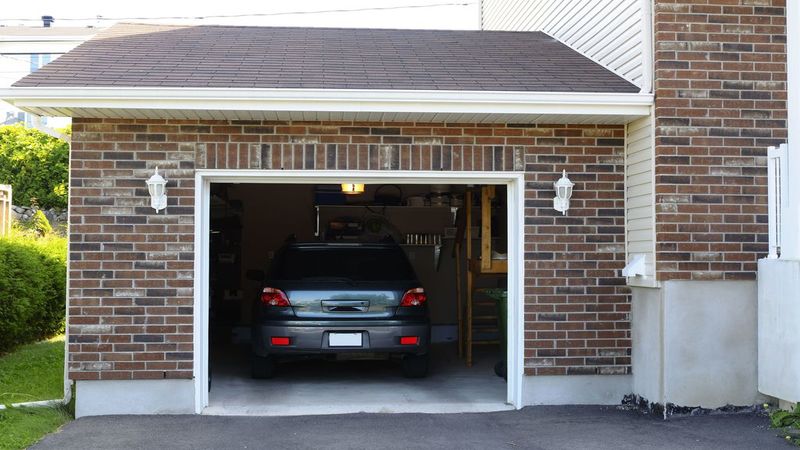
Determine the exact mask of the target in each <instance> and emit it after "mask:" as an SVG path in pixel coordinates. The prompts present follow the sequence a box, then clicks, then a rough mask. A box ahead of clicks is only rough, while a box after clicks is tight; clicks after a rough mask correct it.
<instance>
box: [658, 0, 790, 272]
mask: <svg viewBox="0 0 800 450" xmlns="http://www.w3.org/2000/svg"><path fill="white" fill-rule="evenodd" d="M784 7H785V0H704V1H666V0H656V2H655V30H656V32H655V94H656V99H655V114H656V130H655V133H656V136H655V138H656V150H655V155H656V161H655V170H656V243H657V248H656V261H657V272H658V278H659V279H660V280H670V279H692V280H741V279H747V280H751V279H755V276H756V270H757V260H758V259H759V258H761V257H764V256H765V255H766V253H767V215H766V214H767V190H766V183H767V171H766V152H767V147H769V146H771V145H777V144H779V143H782V142H784V141H785V140H786V103H785V100H786V83H785V81H786V66H785V61H786V48H785V42H786V36H785V11H784Z"/></svg>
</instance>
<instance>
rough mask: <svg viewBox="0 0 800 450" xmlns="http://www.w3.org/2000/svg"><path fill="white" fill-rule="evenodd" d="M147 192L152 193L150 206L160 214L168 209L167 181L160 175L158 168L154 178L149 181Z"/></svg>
mask: <svg viewBox="0 0 800 450" xmlns="http://www.w3.org/2000/svg"><path fill="white" fill-rule="evenodd" d="M147 190H148V191H149V192H150V206H151V207H152V208H153V209H155V210H156V214H158V212H159V211H161V210H162V209H164V208H166V207H167V180H165V179H164V177H162V176H161V175H159V174H158V167H156V171H155V173H153V176H151V177H150V178H149V179H148V180H147Z"/></svg>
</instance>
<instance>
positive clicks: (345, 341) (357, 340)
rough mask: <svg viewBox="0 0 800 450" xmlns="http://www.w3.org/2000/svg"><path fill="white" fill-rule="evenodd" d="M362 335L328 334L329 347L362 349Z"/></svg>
mask: <svg viewBox="0 0 800 450" xmlns="http://www.w3.org/2000/svg"><path fill="white" fill-rule="evenodd" d="M361 339H362V338H361V333H328V346H329V347H361V346H362V345H363V344H362V341H361Z"/></svg>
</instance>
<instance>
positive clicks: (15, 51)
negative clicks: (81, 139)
mask: <svg viewBox="0 0 800 450" xmlns="http://www.w3.org/2000/svg"><path fill="white" fill-rule="evenodd" d="M95 33H97V29H96V28H89V27H50V26H42V27H25V26H0V88H6V87H8V86H11V84H12V83H14V82H15V81H17V80H19V79H20V78H22V77H24V76H25V75H27V74H29V73H32V72H35V71H37V70H39V68H41V67H42V66H44V65H45V64H47V63H49V62H50V61H52V60H54V59H56V58H58V57H59V56H61V55H62V54H64V53H66V52H68V51H70V50H72V49H73V48H75V47H76V46H77V45H78V44H80V43H81V42H83V41H85V40H86V39H89V38H90V37H92V36H93V35H94V34H95ZM19 122H21V123H24V124H25V125H26V126H28V127H34V126H35V125H37V123H38V124H39V125H41V126H48V127H51V128H60V127H63V126H65V125H67V124H68V123H69V118H46V117H42V118H41V119H40V120H39V119H38V118H36V117H32V116H31V115H30V114H28V113H26V112H24V111H22V110H20V109H18V108H14V107H13V106H11V105H9V104H8V103H5V102H0V124H2V125H10V124H13V123H19Z"/></svg>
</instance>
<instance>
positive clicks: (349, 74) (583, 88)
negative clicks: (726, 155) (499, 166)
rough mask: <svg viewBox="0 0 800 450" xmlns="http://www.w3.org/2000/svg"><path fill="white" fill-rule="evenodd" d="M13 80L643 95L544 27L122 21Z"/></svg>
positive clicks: (24, 82)
mask: <svg viewBox="0 0 800 450" xmlns="http://www.w3.org/2000/svg"><path fill="white" fill-rule="evenodd" d="M14 86H15V87H36V86H41V87H70V86H72V87H78V86H97V87H114V86H117V87H156V86H164V87H214V88H226V87H231V88H321V89H417V90H464V91H536V92H610V93H625V92H631V93H632V92H638V91H639V89H638V88H637V87H636V86H634V85H633V84H631V83H629V82H628V81H626V80H624V79H623V78H621V77H619V76H617V75H615V74H614V73H612V72H610V71H608V70H607V69H605V68H603V67H602V66H600V65H599V64H596V63H594V62H592V61H591V60H589V59H588V58H586V57H584V56H582V55H580V54H579V53H577V52H575V51H574V50H572V49H570V48H569V47H567V46H566V45H564V44H562V43H560V42H558V41H557V40H555V39H553V38H551V37H550V36H548V35H546V34H543V33H538V32H525V33H520V32H501V31H441V30H383V29H345V28H342V29H339V28H278V27H239V26H165V25H141V24H118V25H115V26H113V27H111V28H109V29H107V30H105V31H103V32H101V33H98V35H97V36H95V37H94V38H93V39H91V40H89V41H87V42H85V43H83V44H81V45H80V46H78V47H77V48H75V49H74V50H72V51H70V52H69V53H67V54H65V55H63V56H61V57H60V58H58V59H57V60H55V61H54V62H51V63H50V64H48V65H46V66H45V67H43V68H41V69H39V70H38V71H36V72H34V73H32V74H30V75H28V76H26V77H25V78H23V79H21V80H19V81H17V82H16V83H15V84H14Z"/></svg>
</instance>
